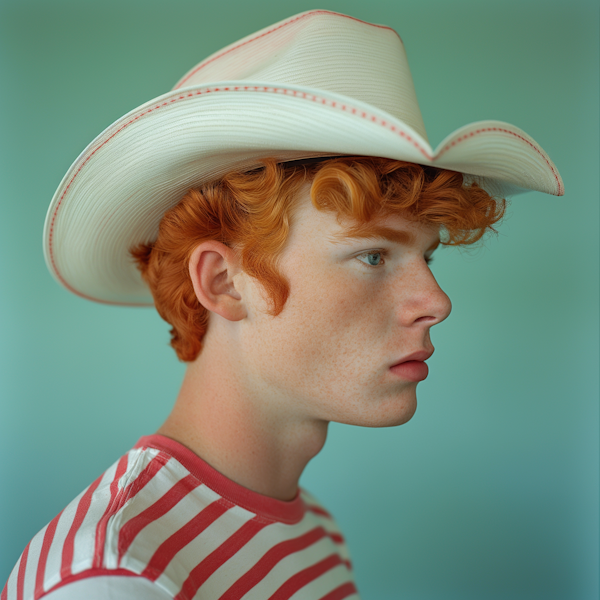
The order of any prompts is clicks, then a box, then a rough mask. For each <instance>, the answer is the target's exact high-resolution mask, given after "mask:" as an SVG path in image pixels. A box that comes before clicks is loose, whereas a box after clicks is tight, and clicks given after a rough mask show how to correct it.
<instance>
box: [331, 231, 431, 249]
mask: <svg viewBox="0 0 600 600" xmlns="http://www.w3.org/2000/svg"><path fill="white" fill-rule="evenodd" d="M335 237H336V238H337V239H339V241H340V242H343V241H344V240H363V239H368V240H386V241H388V242H393V243H395V244H402V245H404V246H411V245H414V244H415V243H416V241H417V237H416V236H415V235H414V234H413V233H410V232H409V231H403V230H399V229H392V228H391V227H385V226H383V225H369V226H367V227H364V228H363V229H356V228H354V229H350V230H348V231H344V232H342V233H340V234H337V235H336V236H335ZM335 243H339V242H335ZM440 243H441V242H440V238H439V237H438V239H437V240H436V241H435V242H434V243H433V244H432V245H431V246H430V247H429V248H428V250H435V249H436V248H437V247H438V246H439V245H440Z"/></svg>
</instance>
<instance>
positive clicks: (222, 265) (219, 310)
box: [189, 240, 247, 321]
mask: <svg viewBox="0 0 600 600" xmlns="http://www.w3.org/2000/svg"><path fill="white" fill-rule="evenodd" d="M189 271H190V277H191V279H192V284H193V286H194V292H195V293H196V297H197V298H198V301H199V302H200V304H202V306H204V308H206V309H208V310H210V311H211V312H214V313H216V314H218V315H220V316H221V317H223V318H224V319H227V320H228V321H240V320H241V319H243V318H244V317H245V316H246V314H247V313H246V307H245V306H244V303H243V300H242V296H241V294H240V293H239V292H238V291H237V290H236V289H235V285H234V277H235V276H236V275H237V274H239V273H241V268H240V264H239V260H238V256H237V254H236V253H235V252H234V251H233V250H232V249H231V248H229V247H228V246H226V245H225V244H222V243H221V242H217V241H216V240H208V241H206V242H202V243H201V244H199V245H198V246H196V248H195V249H194V251H193V252H192V255H191V257H190V263H189Z"/></svg>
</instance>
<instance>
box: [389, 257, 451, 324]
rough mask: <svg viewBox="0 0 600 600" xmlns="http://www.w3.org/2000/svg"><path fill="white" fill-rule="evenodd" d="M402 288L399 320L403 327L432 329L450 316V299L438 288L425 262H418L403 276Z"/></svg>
mask: <svg viewBox="0 0 600 600" xmlns="http://www.w3.org/2000/svg"><path fill="white" fill-rule="evenodd" d="M402 288H403V289H402V290H401V291H400V296H401V298H402V301H401V302H400V306H399V312H400V314H399V318H400V320H401V322H402V325H404V326H405V327H410V326H411V325H413V324H423V325H426V326H427V327H432V326H433V325H437V323H441V322H442V321H443V320H444V319H447V318H448V316H449V315H450V312H451V310H452V303H451V302H450V298H449V297H448V295H447V294H446V293H445V292H444V291H443V290H442V288H441V287H440V286H439V284H438V282H437V281H436V279H435V277H434V276H433V273H432V272H431V270H430V269H429V266H428V265H427V264H426V263H425V261H420V262H419V264H417V265H415V266H414V268H413V269H411V270H410V272H407V273H406V274H405V277H403V283H402Z"/></svg>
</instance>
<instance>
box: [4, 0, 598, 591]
mask: <svg viewBox="0 0 600 600" xmlns="http://www.w3.org/2000/svg"><path fill="white" fill-rule="evenodd" d="M311 8H328V9H331V10H336V11H340V12H345V13H347V14H350V15H353V16H355V17H358V18H361V19H365V20H367V21H372V22H376V23H385V24H387V25H391V26H393V27H394V28H395V29H396V30H397V31H398V32H399V33H400V35H401V36H402V38H403V40H404V42H405V45H406V48H407V51H408V55H409V60H410V64H411V68H412V72H413V76H414V80H415V85H416V89H417V95H418V97H419V101H420V104H421V108H422V112H423V116H424V120H425V124H426V126H427V129H428V133H429V138H430V140H431V142H432V145H433V146H434V147H435V145H437V143H438V142H439V141H440V140H441V139H442V138H443V137H445V136H446V134H448V133H449V132H451V131H453V130H454V129H456V128H457V127H459V126H461V125H463V124H466V123H469V122H471V121H476V120H480V119H486V118H491V119H499V120H504V121H508V122H510V123H514V124H515V125H517V126H519V127H521V128H523V129H524V130H525V131H527V132H528V133H529V134H530V135H532V136H533V137H534V138H535V139H536V140H537V141H538V142H539V143H540V144H541V145H542V147H543V148H544V149H545V150H546V151H547V152H548V153H549V154H550V156H551V157H552V159H553V160H554V161H555V163H556V164H557V166H558V168H559V170H560V172H561V174H562V176H563V178H564V182H565V186H566V195H565V196H564V197H562V198H555V197H552V196H546V195H543V194H539V193H529V194H526V195H524V196H520V197H517V198H516V199H515V200H514V201H513V203H512V205H511V208H510V210H509V215H508V218H507V219H506V221H505V223H504V224H503V225H502V226H501V228H500V235H499V236H498V237H497V238H492V239H490V240H488V241H487V242H486V244H485V246H484V247H482V248H481V249H480V250H477V251H471V252H464V251H463V252H461V251H457V250H448V249H445V250H442V251H441V252H439V253H438V256H437V258H436V262H434V264H433V270H434V273H435V274H436V276H437V277H438V279H439V281H440V284H441V285H442V287H443V288H444V289H445V290H446V292H447V293H448V294H449V295H450V297H451V298H452V301H453V304H454V311H453V314H452V316H451V317H450V318H449V319H448V320H447V321H445V322H444V323H443V324H441V325H439V326H438V327H436V328H435V329H434V330H433V332H432V334H433V335H432V339H433V342H434V344H435V346H436V348H437V350H436V354H435V356H434V357H433V358H432V359H431V361H430V368H431V371H430V376H429V378H428V379H427V381H425V382H423V383H421V384H420V385H419V409H418V411H417V414H416V415H415V417H414V418H413V420H412V421H411V422H410V423H408V424H407V425H405V426H402V427H400V428H390V429H384V430H381V429H380V430H375V429H360V428H354V427H348V426H341V425H335V424H334V425H332V427H331V432H330V436H329V440H328V442H327V445H326V447H325V449H324V450H323V452H322V453H321V454H320V455H319V456H318V457H317V458H315V459H314V460H313V461H312V462H311V463H310V465H309V466H308V468H307V470H306V473H305V475H304V477H303V480H302V481H303V485H304V486H305V487H307V488H308V489H310V490H311V491H312V492H313V493H315V494H316V495H317V496H318V497H320V499H321V500H322V501H323V502H324V503H325V504H326V505H327V506H328V507H329V508H330V509H331V510H332V511H333V512H334V514H335V515H336V516H337V518H338V520H339V522H340V525H341V526H342V528H343V530H344V531H345V533H346V536H347V538H348V542H349V545H350V550H351V552H352V555H353V559H354V563H355V570H356V575H357V580H358V585H359V589H360V591H361V593H362V596H363V598H365V599H366V600H384V599H385V600H388V599H390V600H391V599H396V598H402V599H414V600H429V599H431V600H433V599H440V600H442V599H443V600H447V599H457V600H458V599H460V600H481V599H508V598H510V599H511V600H516V599H525V598H526V599H539V600H553V599H561V600H562V599H564V600H591V599H593V598H597V595H598V580H597V572H598V337H597V332H598V310H597V309H598V205H599V202H598V161H599V156H598V6H597V4H596V3H595V2H583V1H581V0H579V1H573V0H572V1H571V2H568V3H567V2H553V1H549V0H545V1H539V2H538V1H531V0H530V1H525V2H523V1H520V2H512V1H511V2H507V1H503V2H495V3H485V4H484V3H483V2H477V1H462V2H459V1H456V2H452V3H450V2H448V1H443V0H438V1H435V0H419V1H416V0H411V1H406V2H399V1H395V2H391V1H383V0H370V1H369V2H366V1H365V2H360V1H356V0H345V1H343V2H342V1H336V0H322V1H321V2H319V3H317V4H315V3H307V2H306V1H303V0H287V1H286V2H282V1H275V0H272V1H264V0H257V1H256V2H254V3H250V2H243V1H241V0H229V1H224V2H200V1H196V2H192V1H183V0H181V1H174V0H171V2H169V3H167V2H156V1H153V0H147V1H145V2H137V1H129V2H127V1H123V0H122V1H121V2H114V1H112V0H111V1H109V2H107V1H104V2H102V3H100V2H86V1H81V0H79V1H78V2H71V3H67V2H62V1H53V2H42V1H39V2H31V1H25V0H21V1H20V2H16V1H15V2H6V0H2V2H0V69H1V71H0V82H1V85H2V94H0V102H1V103H2V110H1V111H0V123H1V132H0V135H1V137H0V152H1V160H0V183H1V188H0V189H1V194H2V196H1V200H0V201H1V203H2V204H1V206H2V216H1V217H0V273H1V278H0V401H1V408H0V410H1V413H0V452H1V457H2V460H1V467H0V468H1V472H0V495H1V496H0V581H1V583H0V585H3V583H4V581H5V580H6V578H7V577H8V575H9V572H10V569H11V568H12V566H13V565H14V563H15V561H16V560H17V558H18V556H19V554H20V553H21V551H22V550H23V548H24V546H25V544H26V543H27V542H28V540H29V539H30V538H31V537H32V536H33V535H34V534H35V533H36V532H37V531H38V530H39V529H40V528H41V527H43V526H44V525H45V524H46V523H47V522H48V521H49V520H50V519H51V518H52V517H54V515H55V514H57V513H58V512H59V511H60V510H61V509H62V508H63V506H64V505H65V504H66V503H68V502H69V501H70V500H71V499H72V498H73V497H74V496H75V495H76V494H77V493H79V492H80V491H81V490H82V489H83V487H84V486H86V485H88V484H89V483H90V482H91V481H92V480H93V479H94V478H95V477H96V476H97V475H98V474H99V473H100V472H102V471H103V470H104V469H105V468H106V467H108V465H109V464H111V463H112V462H113V461H114V460H115V459H116V458H117V457H118V456H119V455H120V454H121V453H123V452H124V451H126V450H127V449H128V448H129V447H130V446H132V445H133V443H134V442H135V441H136V440H137V438H138V437H139V436H140V435H142V434H147V433H151V432H153V431H154V430H155V429H156V428H157V427H158V426H159V425H160V423H161V422H162V420H163V419H164V418H165V416H166V415H167V413H168V411H169V409H170V406H171V404H172V401H173V399H174V398H175V395H176V394H177V390H178V385H179V381H180V379H181V376H182V373H183V366H182V365H181V364H179V363H178V362H177V361H176V359H175V356H174V354H173V353H172V351H171V349H170V348H169V347H168V346H167V341H168V335H167V330H168V327H167V325H166V324H165V323H163V322H162V321H161V320H160V319H159V317H158V316H157V315H156V314H155V312H154V311H153V310H144V309H127V308H115V307H109V306H102V305H97V304H94V303H91V302H86V301H84V300H82V299H80V298H77V297H75V296H72V295H71V294H69V293H68V292H67V291H65V290H63V289H62V288H61V287H60V286H59V285H58V284H56V283H55V282H54V280H53V279H52V278H51V276H50V275H49V273H48V271H47V270H46V267H45V264H44V260H43V255H42V244H41V241H42V226H43V222H44V216H45V213H46V208H47V206H48V204H49V202H50V199H51V197H52V194H53V192H54V189H55V188H56V186H57V185H58V183H59V182H60V180H61V178H62V176H63V174H64V173H65V172H66V170H67V168H68V167H69V165H70V164H71V162H72V161H73V160H74V159H75V158H76V156H77V155H78V153H79V152H80V151H81V150H82V149H83V148H84V147H85V145H86V144H87V143H88V142H90V141H91V140H92V139H93V137H95V136H96V135H97V134H98V133H100V131H101V130H102V129H103V128H104V127H106V126H107V125H109V124H110V123H111V122H112V121H113V120H115V119H116V118H118V117H120V116H121V115H122V114H124V113H126V112H127V111H129V110H130V109H131V108H133V107H135V106H137V105H139V104H142V103H143V102H145V101H146V100H148V99H150V98H152V97H154V96H157V95H159V94H161V93H163V92H165V91H167V90H168V89H169V88H170V87H171V86H172V85H173V84H174V83H175V82H176V81H177V79H178V78H179V77H180V75H182V74H183V73H184V72H186V71H187V70H188V69H189V68H190V67H192V66H193V65H194V64H195V63H196V62H198V61H199V60H200V59H202V58H204V57H205V56H206V55H208V54H210V53H212V52H213V51H215V50H218V49H219V48H220V47H222V46H224V45H226V44H229V43H230V42H233V41H235V40H237V39H239V38H240V37H242V36H245V35H247V34H249V33H252V32H253V31H256V30H257V29H259V28H262V27H264V26H267V25H269V24H271V23H273V22H275V21H278V20H280V19H282V18H285V17H287V16H290V15H292V14H294V13H297V12H301V11H303V10H308V9H311Z"/></svg>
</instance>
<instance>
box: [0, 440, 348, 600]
mask: <svg viewBox="0 0 600 600" xmlns="http://www.w3.org/2000/svg"><path fill="white" fill-rule="evenodd" d="M84 580H85V581H84ZM119 588H120V589H119ZM86 589H87V590H92V589H94V590H99V589H103V590H108V591H107V592H106V593H105V594H104V595H100V594H96V593H94V597H96V596H97V597H102V598H113V597H115V598H149V597H152V598H165V599H168V598H175V599H177V600H191V599H192V598H195V599H196V600H213V599H214V600H217V599H220V600H237V599H241V598H244V600H267V599H271V600H284V599H288V598H293V599H294V600H342V599H344V598H348V599H351V600H358V598H359V596H358V592H357V590H356V587H355V585H354V582H353V577H352V571H351V565H350V560H349V555H348V550H347V548H346V545H345V543H344V539H343V537H342V535H341V533H340V531H339V529H338V527H337V525H336V523H335V521H334V520H333V518H332V517H331V515H330V514H329V513H328V512H327V511H326V510H324V509H323V508H322V506H320V505H319V504H318V502H317V501H316V500H315V499H314V498H313V497H312V496H311V495H310V494H308V493H307V492H306V491H305V490H303V489H300V490H299V492H298V495H297V496H296V498H295V499H294V500H292V501H291V502H282V501H280V500H276V499H274V498H269V497H268V496H263V495H262V494H258V493H256V492H253V491H251V490H248V489H247V488H244V487H242V486H240V485H238V484H237V483H235V482H233V481H231V480H230V479H228V478H227V477H225V476H224V475H222V474H221V473H219V472H218V471H216V470H215V469H213V468H212V467H211V466H210V465H208V464H207V463H206V462H204V461H203V460H202V459H201V458H199V457H198V456H196V455H195V454H194V453H193V452H191V451H190V450H188V449H187V448H185V447H184V446H182V445H181V444H179V443H178V442H175V441H173V440H171V439H169V438H166V437H164V436H161V435H151V436H146V437H143V438H141V439H140V441H139V442H138V443H137V444H136V445H135V446H134V448H133V449H132V450H130V451H129V452H128V453H127V454H125V455H124V456H122V457H121V458H120V459H119V460H118V461H117V462H116V463H115V464H114V465H112V466H111V467H110V468H109V469H108V470H107V471H105V472H104V473H103V474H102V475H101V476H100V477H99V478H98V479H96V481H94V483H92V484H91V485H90V486H89V487H88V488H87V489H86V490H84V491H83V492H82V493H81V494H80V495H79V496H78V497H77V498H75V500H73V502H71V503H70V504H69V505H68V506H67V507H66V508H65V509H64V510H63V511H62V512H61V513H60V514H59V515H58V516H57V517H55V518H54V519H53V520H52V521H51V522H50V523H49V524H48V525H47V526H46V527H45V528H44V529H42V530H41V531H40V532H39V533H38V534H37V535H36V536H35V537H34V538H33V539H32V540H31V542H29V544H28V545H27V547H26V548H25V550H24V551H23V554H22V555H21V558H20V559H19V561H18V562H17V564H16V566H15V568H14V569H13V571H12V573H11V575H10V578H9V580H8V582H7V584H6V586H5V587H4V590H3V591H2V594H1V596H0V600H38V599H39V598H45V599H46V600H51V599H56V600H58V599H59V598H60V599H67V598H84V597H86V598H87V597H89V596H87V595H86V594H85V592H84V591H82V590H86ZM69 590H71V592H70V591H69ZM111 590H112V591H114V594H113V595H111V594H110V593H109V592H110V591H111ZM136 590H137V591H136ZM144 590H145V591H144ZM150 592H152V595H151V594H150Z"/></svg>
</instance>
